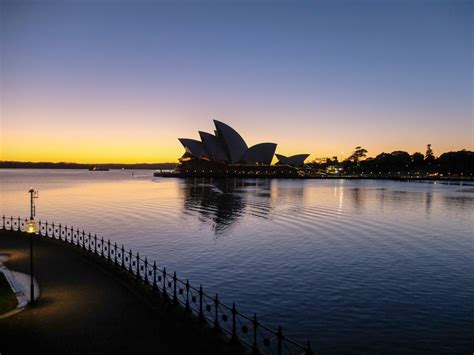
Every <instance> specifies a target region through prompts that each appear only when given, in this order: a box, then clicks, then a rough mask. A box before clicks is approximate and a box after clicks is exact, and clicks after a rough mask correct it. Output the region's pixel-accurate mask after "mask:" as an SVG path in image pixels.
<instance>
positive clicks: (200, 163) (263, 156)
mask: <svg viewBox="0 0 474 355" xmlns="http://www.w3.org/2000/svg"><path fill="white" fill-rule="evenodd" d="M214 125H215V131H214V134H211V133H207V132H201V131H200V132H199V136H200V138H201V140H196V139H190V138H179V141H180V142H181V144H182V145H183V147H184V149H185V152H184V154H183V156H182V157H181V158H180V159H179V161H180V163H181V164H180V167H179V170H180V172H181V173H185V172H187V173H194V172H195V173H198V172H199V173H206V174H208V173H213V175H215V174H216V172H217V171H219V172H225V173H229V171H230V172H232V173H240V174H246V173H249V172H251V173H252V174H255V175H262V174H263V175H268V174H270V175H272V174H281V173H283V171H284V172H285V174H296V167H301V166H303V164H304V161H305V159H306V158H307V157H308V156H309V154H298V155H293V156H291V157H285V156H283V155H280V154H276V157H277V158H278V163H277V164H276V165H271V163H272V160H273V156H274V155H275V150H276V147H277V145H276V143H259V144H255V145H253V146H251V147H249V146H248V145H247V143H246V142H245V140H244V139H243V138H242V136H241V135H240V134H239V133H238V132H237V131H236V130H235V129H233V128H232V127H230V126H229V125H227V124H225V123H223V122H220V121H217V120H214ZM283 166H285V167H286V168H287V169H286V170H284V169H282V168H283ZM229 169H230V170H229Z"/></svg>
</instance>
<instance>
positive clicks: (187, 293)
mask: <svg viewBox="0 0 474 355" xmlns="http://www.w3.org/2000/svg"><path fill="white" fill-rule="evenodd" d="M186 310H187V311H189V280H188V279H186Z"/></svg>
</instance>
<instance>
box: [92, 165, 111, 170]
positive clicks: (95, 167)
mask: <svg viewBox="0 0 474 355" xmlns="http://www.w3.org/2000/svg"><path fill="white" fill-rule="evenodd" d="M89 171H109V169H107V168H99V167H98V166H96V165H93V166H90V167H89Z"/></svg>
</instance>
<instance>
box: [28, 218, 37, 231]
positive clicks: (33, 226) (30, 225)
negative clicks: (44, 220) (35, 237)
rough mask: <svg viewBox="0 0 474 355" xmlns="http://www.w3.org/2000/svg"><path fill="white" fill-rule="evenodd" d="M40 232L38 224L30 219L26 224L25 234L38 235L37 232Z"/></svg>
mask: <svg viewBox="0 0 474 355" xmlns="http://www.w3.org/2000/svg"><path fill="white" fill-rule="evenodd" d="M37 230H38V228H37V226H36V222H35V220H34V219H30V220H29V221H28V222H26V223H25V232H26V233H30V234H32V233H36V231H37Z"/></svg>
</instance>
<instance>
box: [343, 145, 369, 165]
mask: <svg viewBox="0 0 474 355" xmlns="http://www.w3.org/2000/svg"><path fill="white" fill-rule="evenodd" d="M366 156H367V150H365V149H364V148H362V147H355V149H354V152H353V153H352V155H351V156H350V157H349V158H347V160H349V161H352V162H354V163H355V164H358V163H359V160H360V159H361V158H365V157H366Z"/></svg>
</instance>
